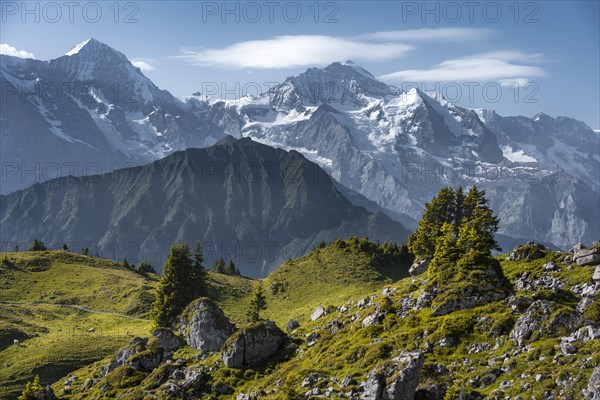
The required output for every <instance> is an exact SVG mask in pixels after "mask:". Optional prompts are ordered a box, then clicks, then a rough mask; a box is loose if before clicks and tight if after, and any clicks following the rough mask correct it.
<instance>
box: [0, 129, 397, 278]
mask: <svg viewBox="0 0 600 400" xmlns="http://www.w3.org/2000/svg"><path fill="white" fill-rule="evenodd" d="M39 221H44V222H43V223H39ZM0 223H1V224H2V226H3V229H2V231H1V232H0V236H1V239H2V242H3V243H16V244H18V243H31V242H32V241H33V240H34V239H35V238H40V239H42V240H43V241H44V242H46V243H50V244H53V243H57V244H58V245H62V243H64V242H67V243H70V244H71V247H75V246H78V247H79V248H81V247H83V246H85V247H90V248H91V251H92V253H93V254H96V253H99V254H100V255H103V256H106V257H110V258H115V259H118V260H122V259H123V258H126V259H128V260H129V261H132V260H135V259H139V258H144V259H148V260H150V261H151V262H152V264H153V265H155V266H162V265H164V260H165V259H166V257H167V254H168V251H169V246H170V244H171V243H174V242H183V241H187V242H188V243H194V242H195V241H197V240H200V241H202V243H203V244H204V257H205V258H206V259H207V264H208V265H211V264H212V262H213V260H215V259H217V258H221V257H222V258H226V259H231V258H233V259H234V262H235V266H236V267H237V269H239V270H240V271H241V273H243V274H244V275H247V276H254V277H256V276H265V275H266V274H267V273H268V272H269V271H270V270H272V269H273V268H275V267H276V266H277V265H278V264H279V262H280V261H281V260H283V259H286V258H295V257H298V256H301V255H302V254H305V253H306V252H307V251H308V250H310V249H311V248H313V247H315V246H316V245H317V244H318V243H319V242H321V241H333V240H335V239H337V238H347V237H350V236H352V235H355V236H368V237H369V238H371V239H373V240H380V241H382V242H383V241H396V242H402V241H405V240H406V238H407V234H408V232H407V231H406V229H404V227H403V226H402V225H401V224H400V223H398V222H395V221H392V220H391V219H390V218H389V217H387V216H385V215H383V214H381V213H377V214H374V213H371V212H368V211H367V210H365V209H364V208H362V207H357V206H354V205H353V204H351V203H350V202H349V201H348V200H347V199H346V198H345V197H344V196H343V195H342V194H341V193H340V192H339V191H338V190H337V189H336V187H335V185H334V184H333V182H332V180H331V178H330V177H329V176H328V175H327V174H326V173H325V172H324V171H323V170H322V169H321V168H320V167H319V166H318V165H316V164H314V163H312V162H310V161H308V160H307V159H306V158H304V157H303V156H302V155H300V154H299V153H297V152H295V151H289V152H287V151H284V150H280V149H274V148H272V147H269V146H266V145H262V144H259V143H257V142H254V141H252V140H251V139H249V138H244V139H240V140H235V139H233V138H227V139H224V140H222V141H221V142H219V143H218V144H217V145H215V146H212V147H209V148H206V149H189V150H186V151H182V152H176V153H174V154H172V155H170V156H168V157H166V158H164V159H162V160H159V161H156V162H153V163H151V164H148V165H146V166H143V167H134V168H126V169H122V170H118V171H115V172H112V173H108V174H102V175H98V176H93V177H77V178H73V177H68V178H59V179H56V180H52V181H48V182H45V183H41V184H37V185H34V186H32V187H30V188H28V189H25V190H22V191H19V192H16V193H13V194H10V195H6V196H2V197H1V202H0ZM21 247H24V245H22V246H21ZM76 251H78V250H76Z"/></svg>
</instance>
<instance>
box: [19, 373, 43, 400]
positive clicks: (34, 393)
mask: <svg viewBox="0 0 600 400" xmlns="http://www.w3.org/2000/svg"><path fill="white" fill-rule="evenodd" d="M43 390H44V388H43V387H42V385H40V376H39V375H36V376H35V378H33V381H30V382H27V385H25V389H24V390H23V393H22V394H21V395H20V396H19V399H18V400H37V399H39V398H41V396H42V394H43V393H42V392H43Z"/></svg>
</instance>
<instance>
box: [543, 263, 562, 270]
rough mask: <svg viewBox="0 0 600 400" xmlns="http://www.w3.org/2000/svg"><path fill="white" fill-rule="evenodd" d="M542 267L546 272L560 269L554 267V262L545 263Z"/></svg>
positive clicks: (556, 266)
mask: <svg viewBox="0 0 600 400" xmlns="http://www.w3.org/2000/svg"><path fill="white" fill-rule="evenodd" d="M543 267H544V269H545V270H546V271H548V272H552V271H558V270H559V269H560V268H558V265H556V263H555V262H554V261H550V262H547V263H546V264H544V265H543Z"/></svg>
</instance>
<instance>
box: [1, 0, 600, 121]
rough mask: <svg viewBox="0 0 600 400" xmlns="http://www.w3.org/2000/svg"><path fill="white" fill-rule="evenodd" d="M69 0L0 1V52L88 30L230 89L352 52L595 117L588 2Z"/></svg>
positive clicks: (362, 61) (468, 89)
mask: <svg viewBox="0 0 600 400" xmlns="http://www.w3.org/2000/svg"><path fill="white" fill-rule="evenodd" d="M73 3H74V6H72V7H73V8H71V9H69V7H68V6H65V5H64V4H65V3H63V2H56V3H52V4H54V5H51V6H49V5H48V4H51V3H44V2H29V3H27V4H26V5H25V6H23V2H21V1H18V2H13V1H2V2H1V7H2V8H1V10H2V16H1V18H2V20H1V25H0V43H2V47H1V51H2V53H6V54H18V55H20V56H30V55H33V56H35V58H37V59H41V60H48V59H51V58H56V57H58V56H60V55H62V54H64V53H65V52H67V51H68V50H69V49H70V48H71V47H72V46H74V45H76V44H77V43H79V42H82V41H84V40H86V39H87V38H89V37H94V38H96V39H98V40H100V41H102V42H104V43H107V44H108V45H110V46H112V47H114V48H115V49H117V50H119V51H121V52H123V53H125V54H126V55H127V56H128V58H129V59H130V60H134V61H135V62H136V65H138V66H140V67H141V68H142V69H143V71H144V73H145V74H146V75H147V76H148V77H149V78H150V79H152V80H153V81H154V82H155V83H156V84H157V85H158V86H159V87H161V88H163V89H167V90H169V91H170V92H172V93H173V94H174V95H177V96H180V95H191V94H192V93H194V92H196V91H201V92H203V93H209V92H214V94H213V97H226V98H229V99H230V98H233V97H235V96H237V95H239V94H245V93H246V92H248V93H254V92H256V90H258V89H257V88H261V89H265V90H266V89H267V88H268V87H269V85H272V83H273V82H281V81H283V80H284V79H285V78H286V77H287V76H291V75H296V74H298V73H300V72H302V71H304V70H305V69H306V68H309V67H312V66H317V67H321V66H325V65H327V64H329V63H330V62H333V61H345V60H346V59H352V60H353V61H354V62H356V63H357V64H359V65H361V66H363V67H364V68H365V69H367V70H368V71H370V72H371V73H373V75H375V76H377V77H379V78H380V79H382V80H384V81H386V82H389V83H392V84H395V85H397V86H400V87H402V86H403V85H404V86H405V87H407V86H408V87H411V86H413V85H414V84H416V85H417V86H419V87H421V88H422V89H425V90H438V91H441V92H442V94H444V95H445V97H447V98H448V99H449V100H452V101H454V102H456V103H457V104H459V105H462V106H465V107H471V108H493V109H496V110H497V111H498V112H499V113H500V114H503V115H527V116H531V115H533V114H535V113H536V112H538V111H543V112H545V113H547V114H549V115H551V116H558V115H566V116H570V117H573V118H577V119H580V120H583V121H584V122H586V123H587V124H588V125H590V126H591V127H592V128H594V129H599V128H600V112H599V110H600V78H599V75H600V74H599V71H600V55H599V52H600V50H599V47H600V46H599V43H600V40H599V31H600V22H599V21H600V8H599V4H600V2H598V1H582V2H574V1H569V2H567V1H565V2H560V1H539V2H513V1H509V2H499V1H496V2H494V1H475V2H471V3H468V2H463V1H456V2H428V3H423V2H421V1H418V2H416V1H415V2H413V1H382V2H379V1H368V2H367V1H364V2H363V1H340V2H333V1H331V2H328V1H323V2H314V1H307V2H294V1H282V2H280V1H272V2H266V1H257V2H212V1H209V2H201V1H170V2H166V1H141V2H127V1H124V2H119V3H116V2H113V1H109V2H96V3H94V2H87V1H84V2H73ZM468 4H471V5H468ZM55 5H58V8H56V6H55ZM25 8H26V9H25ZM98 11H100V12H101V14H99V13H98ZM216 87H219V88H220V89H215V88H216ZM223 89H225V90H224V91H225V92H227V93H224V91H223Z"/></svg>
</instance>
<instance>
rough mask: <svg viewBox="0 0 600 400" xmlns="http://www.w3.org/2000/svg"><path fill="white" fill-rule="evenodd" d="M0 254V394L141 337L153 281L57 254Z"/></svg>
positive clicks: (116, 266) (105, 264) (111, 266)
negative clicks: (14, 340)
mask: <svg viewBox="0 0 600 400" xmlns="http://www.w3.org/2000/svg"><path fill="white" fill-rule="evenodd" d="M1 257H2V260H4V259H5V258H6V260H7V262H0V288H1V289H2V290H0V359H1V360H2V364H1V365H0V397H4V396H7V395H10V394H14V393H17V392H20V389H19V387H18V386H20V385H22V384H23V383H24V382H26V381H27V380H29V379H31V376H32V375H33V374H36V373H39V374H40V377H41V380H42V383H50V382H54V381H56V379H58V378H60V377H61V376H64V375H65V374H67V373H68V372H70V371H72V370H74V369H76V368H79V367H81V366H82V365H85V364H88V363H90V362H93V361H96V360H99V359H101V358H103V357H105V356H106V355H107V354H110V353H112V352H114V351H115V350H116V349H118V348H120V347H122V346H124V345H125V344H127V343H128V341H129V340H130V338H129V337H127V336H126V335H125V331H126V330H128V331H129V333H130V335H147V332H148V329H149V326H150V324H149V321H148V320H147V319H145V313H146V310H147V308H148V305H149V304H150V302H151V301H152V299H153V295H152V292H153V290H154V286H155V285H156V278H157V277H156V276H149V278H146V279H144V278H143V277H142V276H141V275H139V274H137V273H135V272H133V271H130V270H126V269H124V268H122V267H121V266H120V265H119V264H117V263H114V262H112V261H108V260H104V259H99V258H93V257H87V256H82V255H77V254H73V253H69V252H65V251H52V252H31V253H30V252H21V253H2V255H1ZM70 305H77V306H83V307H86V308H89V309H90V310H94V311H98V312H92V311H84V310H82V309H78V308H75V307H71V306H70ZM90 328H94V329H95V331H96V332H94V333H87V330H88V329H90ZM15 338H17V339H19V340H20V342H21V345H20V346H18V347H17V346H14V345H13V344H12V343H13V339H15Z"/></svg>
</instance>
